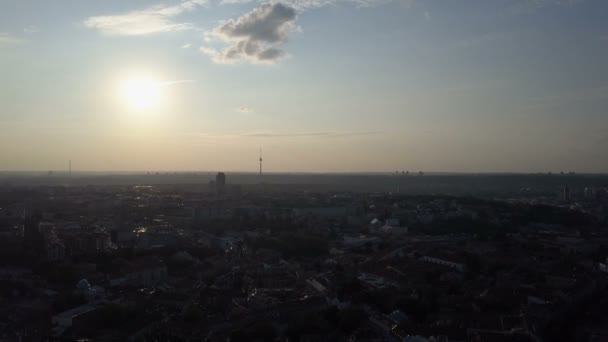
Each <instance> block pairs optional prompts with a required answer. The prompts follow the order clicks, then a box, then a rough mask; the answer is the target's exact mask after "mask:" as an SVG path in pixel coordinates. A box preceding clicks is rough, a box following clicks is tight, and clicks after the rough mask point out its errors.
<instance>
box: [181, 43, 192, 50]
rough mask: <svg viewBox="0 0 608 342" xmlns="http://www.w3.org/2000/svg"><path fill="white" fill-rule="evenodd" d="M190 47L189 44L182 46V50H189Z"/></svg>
mask: <svg viewBox="0 0 608 342" xmlns="http://www.w3.org/2000/svg"><path fill="white" fill-rule="evenodd" d="M191 47H192V44H190V43H187V44H184V45H182V49H189V48H191Z"/></svg>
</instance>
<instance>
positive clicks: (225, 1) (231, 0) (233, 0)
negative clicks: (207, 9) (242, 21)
mask: <svg viewBox="0 0 608 342" xmlns="http://www.w3.org/2000/svg"><path fill="white" fill-rule="evenodd" d="M252 1H254V0H221V1H220V5H240V4H248V3H250V2H252Z"/></svg>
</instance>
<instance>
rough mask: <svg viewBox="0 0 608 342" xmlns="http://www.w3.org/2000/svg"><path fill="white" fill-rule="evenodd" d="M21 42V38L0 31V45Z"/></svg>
mask: <svg viewBox="0 0 608 342" xmlns="http://www.w3.org/2000/svg"><path fill="white" fill-rule="evenodd" d="M21 42H23V40H22V39H20V38H17V37H15V36H13V35H12V34H10V33H6V32H0V47H3V46H9V45H14V44H19V43H21Z"/></svg>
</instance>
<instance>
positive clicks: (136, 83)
mask: <svg viewBox="0 0 608 342" xmlns="http://www.w3.org/2000/svg"><path fill="white" fill-rule="evenodd" d="M161 88H162V82H159V81H158V80H155V79H153V78H129V79H126V80H124V81H123V82H122V84H121V87H120V95H121V96H122V98H123V100H124V101H125V103H126V104H127V105H128V106H129V107H130V108H133V109H137V110H145V109H153V108H155V107H158V105H159V104H160V102H161V97H162V92H161Z"/></svg>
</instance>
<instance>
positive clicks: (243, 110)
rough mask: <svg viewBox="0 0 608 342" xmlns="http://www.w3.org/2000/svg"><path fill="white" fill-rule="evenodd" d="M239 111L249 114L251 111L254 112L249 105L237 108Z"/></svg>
mask: <svg viewBox="0 0 608 342" xmlns="http://www.w3.org/2000/svg"><path fill="white" fill-rule="evenodd" d="M235 110H236V111H237V112H239V113H243V114H249V113H253V108H251V107H247V106H239V107H237V108H236V109H235Z"/></svg>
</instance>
